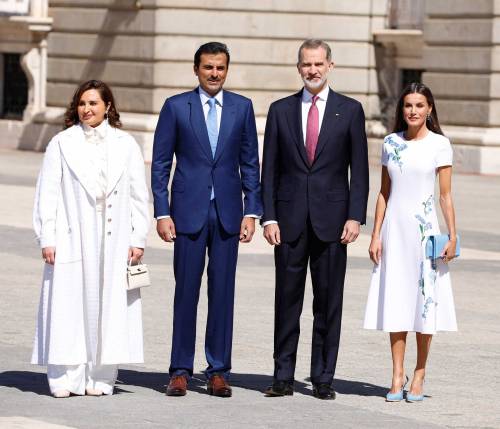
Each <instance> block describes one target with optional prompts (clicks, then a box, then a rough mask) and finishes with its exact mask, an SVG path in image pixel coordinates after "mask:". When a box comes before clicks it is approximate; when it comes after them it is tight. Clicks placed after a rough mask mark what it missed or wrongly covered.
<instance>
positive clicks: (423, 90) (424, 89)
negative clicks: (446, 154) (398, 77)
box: [393, 82, 443, 135]
mask: <svg viewBox="0 0 500 429" xmlns="http://www.w3.org/2000/svg"><path fill="white" fill-rule="evenodd" d="M408 94H422V95H423V96H424V97H425V98H426V99H427V104H428V105H429V106H431V107H432V110H431V113H430V115H429V116H428V117H427V120H426V125H427V128H428V129H429V130H431V131H432V132H434V133H436V134H441V135H443V131H442V130H441V126H440V125H439V119H438V114H437V109H436V103H435V102H434V96H433V95H432V92H431V89H430V88H429V87H428V86H426V85H424V84H423V83H419V82H412V83H410V84H408V85H407V86H406V87H405V89H403V92H402V93H401V95H400V96H399V100H398V104H397V106H396V117H395V120H394V129H393V132H394V133H399V132H400V131H406V130H407V129H408V124H407V123H406V121H405V119H404V116H403V107H404V104H405V97H406V96H407V95H408Z"/></svg>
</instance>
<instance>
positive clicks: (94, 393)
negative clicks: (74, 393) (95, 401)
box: [85, 389, 103, 396]
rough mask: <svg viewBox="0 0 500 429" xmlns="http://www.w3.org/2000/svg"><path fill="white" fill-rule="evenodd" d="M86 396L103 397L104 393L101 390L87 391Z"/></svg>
mask: <svg viewBox="0 0 500 429" xmlns="http://www.w3.org/2000/svg"><path fill="white" fill-rule="evenodd" d="M85 394H86V395H88V396H102V395H103V391H102V390H99V389H85Z"/></svg>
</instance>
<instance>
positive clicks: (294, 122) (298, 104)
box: [287, 91, 309, 168]
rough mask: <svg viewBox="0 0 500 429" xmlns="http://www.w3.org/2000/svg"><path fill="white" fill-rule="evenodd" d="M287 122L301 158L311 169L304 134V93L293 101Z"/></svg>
mask: <svg viewBox="0 0 500 429" xmlns="http://www.w3.org/2000/svg"><path fill="white" fill-rule="evenodd" d="M287 121H288V126H289V127H290V130H291V132H292V136H293V139H294V140H295V144H296V145H297V149H298V150H299V153H300V156H301V157H302V160H303V161H304V163H305V164H306V166H307V167H308V168H309V162H308V160H307V153H306V148H305V147H304V133H303V132H302V91H299V92H298V93H297V94H295V95H294V96H293V98H292V99H291V101H290V114H289V115H287Z"/></svg>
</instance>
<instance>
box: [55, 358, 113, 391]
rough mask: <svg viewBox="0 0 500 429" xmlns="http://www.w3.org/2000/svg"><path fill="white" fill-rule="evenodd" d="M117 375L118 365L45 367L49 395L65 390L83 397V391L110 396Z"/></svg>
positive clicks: (83, 364) (90, 363)
mask: <svg viewBox="0 0 500 429" xmlns="http://www.w3.org/2000/svg"><path fill="white" fill-rule="evenodd" d="M117 375H118V365H94V364H93V363H92V362H88V363H82V364H80V365H47V379H48V380H49V388H50V393H55V392H57V391H61V390H67V391H69V392H71V393H73V394H75V395H85V389H94V390H101V391H102V392H103V393H104V394H105V395H112V394H113V388H114V386H115V381H116V376H117Z"/></svg>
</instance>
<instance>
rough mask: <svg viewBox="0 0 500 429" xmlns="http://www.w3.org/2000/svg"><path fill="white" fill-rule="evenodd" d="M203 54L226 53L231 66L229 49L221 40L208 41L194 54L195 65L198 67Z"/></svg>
mask: <svg viewBox="0 0 500 429" xmlns="http://www.w3.org/2000/svg"><path fill="white" fill-rule="evenodd" d="M203 54H212V55H216V54H226V58H227V64H226V65H227V66H228V67H229V49H228V48H227V46H226V45H225V44H224V43H221V42H208V43H205V44H203V45H201V46H200V47H199V48H198V50H197V51H196V52H195V54H194V66H195V67H196V68H198V67H199V66H200V62H201V56H202V55H203Z"/></svg>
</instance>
